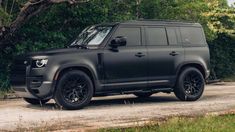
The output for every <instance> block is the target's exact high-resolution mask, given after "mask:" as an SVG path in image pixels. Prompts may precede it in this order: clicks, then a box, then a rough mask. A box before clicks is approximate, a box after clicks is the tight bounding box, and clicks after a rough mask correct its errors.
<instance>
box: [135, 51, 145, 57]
mask: <svg viewBox="0 0 235 132" xmlns="http://www.w3.org/2000/svg"><path fill="white" fill-rule="evenodd" d="M135 56H136V57H144V56H145V55H144V54H143V53H142V52H138V53H136V54H135Z"/></svg>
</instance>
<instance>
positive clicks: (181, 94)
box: [174, 67, 205, 101]
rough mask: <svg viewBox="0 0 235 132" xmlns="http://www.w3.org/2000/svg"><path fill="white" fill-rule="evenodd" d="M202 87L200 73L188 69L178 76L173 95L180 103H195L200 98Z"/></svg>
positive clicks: (202, 78) (202, 80)
mask: <svg viewBox="0 0 235 132" xmlns="http://www.w3.org/2000/svg"><path fill="white" fill-rule="evenodd" d="M204 87H205V79H204V77H203V75H202V73H201V72H200V71H199V70H198V69H196V68H193V67H188V68H185V69H184V70H183V71H182V72H181V74H180V75H179V78H178V81H177V84H176V87H175V89H174V93H175V95H176V97H177V98H179V99H180V100H182V101H196V100H198V99H199V98H200V97H201V96H202V94H203V91H204Z"/></svg>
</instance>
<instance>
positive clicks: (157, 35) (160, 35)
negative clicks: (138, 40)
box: [146, 27, 167, 45]
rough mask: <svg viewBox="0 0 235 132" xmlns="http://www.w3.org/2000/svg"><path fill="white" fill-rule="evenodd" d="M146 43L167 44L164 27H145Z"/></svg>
mask: <svg viewBox="0 0 235 132" xmlns="http://www.w3.org/2000/svg"><path fill="white" fill-rule="evenodd" d="M146 35H147V39H148V45H167V37H166V30H165V28H156V27H153V28H150V27H149V28H146Z"/></svg>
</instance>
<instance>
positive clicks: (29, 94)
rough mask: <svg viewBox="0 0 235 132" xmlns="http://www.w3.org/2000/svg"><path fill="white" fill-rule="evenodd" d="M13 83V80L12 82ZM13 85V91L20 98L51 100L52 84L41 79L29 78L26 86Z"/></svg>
mask: <svg viewBox="0 0 235 132" xmlns="http://www.w3.org/2000/svg"><path fill="white" fill-rule="evenodd" d="M12 82H13V80H12ZM11 84H12V89H13V90H14V91H15V93H16V94H17V95H18V96H19V97H25V98H36V99H47V98H51V96H52V94H51V88H52V82H50V81H43V80H42V79H41V77H27V78H26V82H25V85H24V84H21V85H19V84H15V83H11Z"/></svg>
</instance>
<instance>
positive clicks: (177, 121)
mask: <svg viewBox="0 0 235 132" xmlns="http://www.w3.org/2000/svg"><path fill="white" fill-rule="evenodd" d="M99 131H100V132H235V114H229V115H223V116H209V117H208V116H206V117H196V118H186V117H177V118H172V119H169V120H168V121H164V122H161V123H150V124H146V125H144V126H137V127H131V128H119V129H115V128H114V129H101V130H99Z"/></svg>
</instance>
